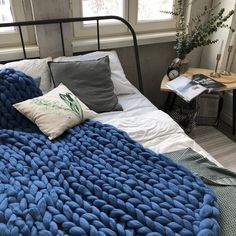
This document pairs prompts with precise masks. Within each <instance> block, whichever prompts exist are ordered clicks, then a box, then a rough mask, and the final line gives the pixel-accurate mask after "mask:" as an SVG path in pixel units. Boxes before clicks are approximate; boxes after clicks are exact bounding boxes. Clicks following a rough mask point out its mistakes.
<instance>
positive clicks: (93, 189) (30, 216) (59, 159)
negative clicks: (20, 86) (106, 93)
mask: <svg viewBox="0 0 236 236" xmlns="http://www.w3.org/2000/svg"><path fill="white" fill-rule="evenodd" d="M4 73H5V72H4ZM11 73H13V74H14V73H15V72H14V71H13V72H11ZM9 76H11V75H10V74H9ZM21 76H23V77H24V75H22V74H21ZM29 84H30V85H29V86H34V83H29ZM9 86H10V85H9ZM0 89H1V71H0ZM1 93H2V90H1ZM36 95H37V94H36ZM4 99H5V97H4ZM6 99H8V98H6ZM13 100H14V99H13ZM5 104H7V103H5ZM9 104H10V103H9ZM4 109H5V108H4ZM0 112H2V111H1V110H0ZM14 112H15V111H14ZM2 125H3V124H2ZM29 127H30V125H29ZM32 127H33V126H32ZM32 127H31V128H32ZM218 217H219V210H218V205H217V203H216V199H215V196H214V194H213V192H212V191H211V190H210V189H209V188H208V187H207V186H206V185H205V184H204V183H203V182H202V181H201V180H200V178H198V177H196V176H193V174H192V173H191V172H190V171H189V170H188V169H187V168H185V167H183V166H181V165H179V164H177V163H175V162H173V161H172V160H171V159H169V158H167V157H165V156H164V155H162V154H156V153H154V152H152V151H150V150H148V149H146V148H144V147H143V146H142V145H141V144H139V143H137V142H135V141H134V140H132V139H131V138H130V137H129V136H128V135H127V134H126V133H125V132H123V131H121V130H118V129H116V128H114V127H112V126H110V125H104V124H101V123H100V122H95V121H86V122H84V123H83V124H80V125H78V126H76V127H74V128H72V129H70V130H68V131H67V132H66V133H65V134H64V135H63V136H61V137H60V138H59V139H57V140H54V141H50V140H48V139H47V137H46V136H44V135H43V134H41V133H40V132H39V131H38V130H37V129H36V128H35V127H34V128H32V130H31V132H29V129H27V130H25V124H24V127H22V130H21V129H20V127H17V129H13V128H9V127H8V128H1V129H0V235H42V236H47V235H92V236H95V235H96V236H97V235H99V236H106V235H108V236H109V235H110V236H113V235H148V236H161V235H168V236H172V235H173V236H176V235H183V236H191V235H198V236H217V235H219V225H218Z"/></svg>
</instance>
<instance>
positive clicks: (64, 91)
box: [13, 84, 97, 139]
mask: <svg viewBox="0 0 236 236" xmlns="http://www.w3.org/2000/svg"><path fill="white" fill-rule="evenodd" d="M13 106H14V107H15V108H16V109H17V110H18V111H19V112H20V113H22V114H23V115H25V116H26V117H27V118H28V119H30V120H31V121H32V122H34V123H35V124H36V125H37V126H38V127H39V129H40V130H41V131H42V132H43V133H44V134H45V135H47V136H48V138H49V139H55V138H57V137H58V136H60V135H61V134H63V133H64V132H65V131H66V130H67V129H69V128H71V127H73V126H75V125H77V124H79V123H81V122H83V121H84V120H86V119H92V118H94V117H95V116H96V115H97V113H96V112H94V111H92V110H90V109H89V108H88V107H87V106H86V105H85V104H84V103H82V102H81V101H80V100H79V99H78V98H77V97H76V96H75V95H74V94H73V93H72V92H71V91H70V90H69V89H68V88H67V87H66V86H65V85H63V84H60V85H59V86H58V87H56V88H55V89H53V90H52V91H50V92H49V93H47V94H45V95H43V96H40V97H36V98H33V99H28V100H26V101H23V102H20V103H16V104H14V105H13Z"/></svg>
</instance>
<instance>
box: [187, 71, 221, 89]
mask: <svg viewBox="0 0 236 236" xmlns="http://www.w3.org/2000/svg"><path fill="white" fill-rule="evenodd" d="M192 81H193V82H194V83H196V84H201V85H202V86H204V87H205V88H207V89H208V92H209V93H210V92H212V91H214V90H217V89H220V88H223V87H225V85H224V84H222V83H220V82H218V81H215V80H214V79H212V78H210V77H208V76H206V75H203V74H195V75H193V76H192Z"/></svg>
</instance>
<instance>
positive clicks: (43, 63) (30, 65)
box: [0, 57, 52, 93]
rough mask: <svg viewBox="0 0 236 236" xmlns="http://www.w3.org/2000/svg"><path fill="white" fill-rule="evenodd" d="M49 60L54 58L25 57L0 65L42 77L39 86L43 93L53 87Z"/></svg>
mask: <svg viewBox="0 0 236 236" xmlns="http://www.w3.org/2000/svg"><path fill="white" fill-rule="evenodd" d="M48 61H52V58H51V57H48V58H44V59H25V60H20V61H14V62H9V63H6V64H4V65H0V69H1V68H7V67H10V68H13V69H15V70H19V71H22V72H24V73H25V74H27V75H29V76H31V77H33V78H37V77H41V82H40V86H39V87H40V89H41V90H42V92H43V93H47V92H48V91H50V90H51V89H52V80H51V76H50V71H49V68H48V64H47V63H48Z"/></svg>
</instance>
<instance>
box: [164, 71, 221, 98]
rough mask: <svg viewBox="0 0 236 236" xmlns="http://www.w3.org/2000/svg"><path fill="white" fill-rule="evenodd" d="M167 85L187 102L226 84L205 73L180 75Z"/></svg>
mask: <svg viewBox="0 0 236 236" xmlns="http://www.w3.org/2000/svg"><path fill="white" fill-rule="evenodd" d="M167 86H168V87H169V88H170V89H171V90H173V92H175V93H176V94H178V95H179V96H180V97H182V98H183V99H184V100H185V101H186V102H190V101H191V100H192V99H194V98H196V97H197V96H199V95H200V94H202V93H204V92H208V93H210V92H212V91H215V90H218V89H220V88H223V87H224V86H225V85H224V84H222V83H220V82H218V81H215V80H213V79H212V78H210V77H208V76H206V75H203V74H195V75H193V76H192V77H186V76H179V77H177V78H176V79H174V80H171V81H169V82H168V83H167Z"/></svg>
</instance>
